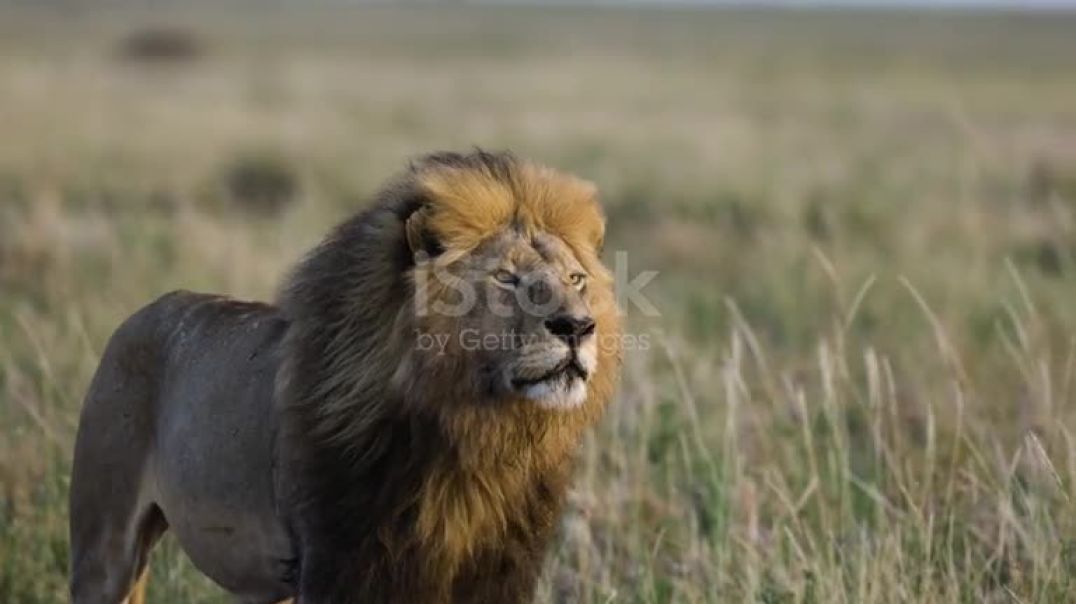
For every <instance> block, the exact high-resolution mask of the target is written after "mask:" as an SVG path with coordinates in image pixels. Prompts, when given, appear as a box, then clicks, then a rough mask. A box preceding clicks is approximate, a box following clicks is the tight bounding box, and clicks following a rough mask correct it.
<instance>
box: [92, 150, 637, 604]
mask: <svg viewBox="0 0 1076 604" xmlns="http://www.w3.org/2000/svg"><path fill="white" fill-rule="evenodd" d="M601 232H602V225H601V216H600V211H599V210H597V205H596V202H594V201H593V199H592V195H591V191H590V189H588V188H586V187H585V186H583V185H581V184H579V183H578V181H575V180H573V179H570V178H568V177H563V176H561V175H557V174H556V173H553V172H551V171H547V170H544V169H538V168H535V167H533V166H531V165H529V164H522V163H519V162H517V160H514V159H513V158H511V157H510V156H501V155H490V154H485V153H477V154H473V155H470V156H457V155H443V156H431V157H430V158H428V159H427V160H426V161H425V162H424V163H423V164H422V165H420V166H419V167H417V168H414V169H413V170H412V172H411V173H409V175H407V176H406V177H405V178H404V179H403V180H402V181H400V182H397V183H396V184H395V185H394V186H392V187H390V188H388V189H386V190H385V191H384V192H383V193H382V195H381V198H380V199H379V201H378V202H377V203H375V205H374V207H373V208H372V209H370V210H368V211H367V212H365V213H363V214H361V215H360V216H357V217H355V218H353V219H352V220H350V221H347V222H345V223H344V224H343V225H341V226H340V227H338V228H337V229H336V230H335V231H334V232H333V234H331V235H330V237H329V238H328V239H327V240H326V241H325V242H324V243H323V244H322V245H321V246H320V247H319V248H317V249H316V250H314V251H313V252H312V253H311V254H310V255H309V256H308V257H307V259H306V260H304V261H303V263H301V264H300V265H299V267H298V268H297V269H296V270H295V272H294V273H293V275H292V277H291V279H290V280H289V281H288V283H287V285H286V287H285V289H284V292H283V294H282V296H281V299H280V303H279V304H278V305H277V306H269V305H263V304H253V303H240V302H235V301H232V300H229V299H226V298H221V297H216V296H206V295H199V294H192V293H176V294H171V295H169V296H165V297H164V298H162V299H161V300H158V301H157V302H155V303H154V304H152V305H150V306H148V307H146V308H145V309H143V310H141V311H139V312H138V313H137V314H135V315H134V316H133V317H132V318H131V319H129V320H128V321H127V322H125V324H124V325H123V326H122V327H121V328H120V329H119V330H118V331H117V333H116V334H115V335H114V336H113V338H112V340H111V342H110V344H109V346H108V349H107V350H106V352H105V354H104V356H103V358H102V361H101V366H100V368H99V369H98V372H97V375H96V376H95V378H94V382H93V384H92V385H91V388H90V391H89V394H88V395H87V398H86V403H85V407H84V410H83V415H82V420H81V424H80V428H79V438H78V442H77V445H76V452H75V466H74V472H73V477H72V487H71V506H72V509H71V528H72V594H73V597H74V600H75V602H76V604H86V603H98V602H100V603H102V604H115V603H116V602H119V601H120V600H121V599H122V598H124V597H127V596H128V595H129V594H132V593H137V590H136V591H135V592H132V591H131V590H132V587H133V586H134V585H135V582H136V578H137V577H139V576H140V575H141V573H142V571H143V570H144V567H145V563H146V558H147V556H148V552H149V550H150V548H151V547H152V545H153V543H154V542H155V541H156V539H157V538H158V537H159V536H160V534H161V533H162V532H163V531H164V530H165V529H166V528H167V529H170V530H172V531H174V533H175V534H176V537H177V538H178V541H179V543H180V545H181V546H182V548H183V549H184V551H186V552H187V554H188V555H189V556H190V558H191V559H192V561H193V562H194V564H195V565H196V566H197V567H198V568H199V569H200V570H202V571H203V572H205V573H206V574H207V575H208V576H210V577H211V578H213V579H214V580H215V581H216V582H217V583H219V584H220V585H221V586H223V587H224V588H226V589H228V590H229V591H231V592H232V593H234V594H236V595H237V596H238V597H240V598H241V599H242V600H243V601H247V602H274V601H277V600H281V599H285V598H288V597H292V596H297V602H298V603H299V604H320V603H334V604H336V603H340V604H347V603H356V604H357V603H360V602H361V603H364V604H365V603H371V604H376V603H379V602H409V603H412V602H413V603H416V604H421V603H440V602H474V603H481V602H504V603H518V602H525V601H528V600H529V599H530V597H531V595H532V592H533V586H534V583H535V580H536V578H537V576H538V574H539V573H540V571H541V567H542V562H543V558H544V555H545V550H546V548H547V545H548V543H549V541H550V539H551V538H552V536H553V533H554V531H555V526H556V522H557V518H558V516H559V513H560V510H561V506H562V504H563V500H564V496H565V493H566V489H567V487H568V482H569V477H570V473H571V466H572V460H573V458H574V456H575V453H576V450H577V448H578V446H579V443H580V440H581V437H582V434H583V432H584V430H585V429H586V428H587V427H588V426H589V425H591V424H592V423H593V422H594V421H595V420H596V419H597V417H598V416H599V415H600V413H601V411H602V409H603V407H604V405H605V403H606V401H607V400H608V399H609V397H610V395H611V392H612V388H613V384H614V382H615V378H616V372H617V371H616V370H617V366H618V354H619V349H618V348H617V341H616V340H609V341H608V342H607V345H601V346H596V345H595V340H597V339H598V338H597V337H595V336H591V335H590V334H591V333H592V332H593V331H594V330H595V324H596V331H597V334H598V335H601V336H605V337H610V336H616V335H618V333H619V332H618V320H617V316H616V310H615V306H614V305H613V304H612V292H611V287H610V285H611V281H610V279H609V277H608V274H607V272H606V271H604V268H603V267H602V266H601V265H600V262H599V261H598V260H597V255H596V254H597V248H598V246H599V245H600V237H601ZM431 241H435V242H436V245H433V244H431ZM417 247H422V248H423V250H425V249H430V250H434V248H436V250H434V252H435V253H436V254H438V255H437V257H436V258H434V260H432V261H429V262H425V263H424V262H420V260H418V259H420V258H422V256H421V255H415V256H412V253H413V252H416V251H418V250H417ZM480 258H486V259H487V260H488V259H490V258H492V259H494V260H495V261H498V262H502V261H507V260H506V259H507V258H511V259H513V260H512V262H514V263H515V264H514V265H513V266H515V265H520V266H521V265H523V264H524V263H527V262H530V263H531V265H533V266H534V267H537V268H536V269H535V270H536V271H538V272H536V274H540V275H541V279H540V280H539V281H541V282H540V283H539V285H541V286H542V288H539V289H540V290H541V292H543V293H544V294H545V295H546V296H547V298H548V299H549V300H551V301H552V302H553V303H554V304H553V305H552V306H550V307H549V308H551V309H552V310H548V311H543V312H545V314H542V315H541V316H539V317H538V318H537V319H534V318H531V319H527V318H523V319H510V320H508V319H505V320H501V319H495V318H493V317H492V315H489V314H488V311H485V310H478V311H473V312H470V314H465V315H463V316H461V317H456V318H446V317H444V316H430V317H425V316H423V315H421V314H416V312H415V311H414V307H413V305H412V302H413V301H414V300H415V297H416V291H417V290H418V286H417V285H416V284H417V283H418V281H419V280H420V279H421V278H422V275H423V274H424V271H433V270H435V269H436V267H437V266H438V263H440V264H441V265H443V266H446V267H455V268H461V267H462V268H463V269H466V270H468V271H470V272H469V273H467V274H469V275H473V274H475V271H476V270H477V269H475V267H476V266H477V265H478V259H480ZM571 267H579V268H578V270H585V271H586V272H587V274H589V275H590V276H591V282H592V283H593V284H594V285H593V286H592V287H591V288H590V289H583V288H579V293H574V290H572V289H569V288H567V287H566V286H563V285H562V284H561V283H560V281H558V279H565V281H564V283H567V281H566V277H564V276H562V273H565V271H567V270H569V269H571ZM572 270H574V269H572ZM474 278H475V279H477V280H478V281H476V283H477V282H481V283H486V282H487V281H488V278H487V277H485V273H481V274H480V275H479V276H478V277H474ZM498 287H500V289H497V288H493V293H492V294H488V295H489V296H494V297H498V299H501V298H503V299H508V298H507V296H508V290H507V289H506V287H508V286H504V285H503V283H502V284H501V286H498ZM511 287H515V286H511ZM529 291H530V290H528V292H529ZM442 294H443V292H441V293H438V292H437V291H434V293H433V294H431V295H432V296H433V297H435V298H436V297H437V296H440V295H442ZM591 312H593V315H594V320H590V318H589V317H587V316H586V314H587V313H591ZM565 317H567V318H565ZM571 317H584V318H585V321H583V319H571V321H574V322H571V325H575V327H577V328H579V331H577V332H573V333H575V334H576V335H572V336H571V337H568V336H566V335H565V333H564V332H563V329H564V325H565V324H566V323H565V321H568V320H569V318H571ZM505 321H510V322H509V323H505ZM558 321H559V322H558ZM471 325H481V326H483V327H482V328H483V330H484V331H487V332H493V331H494V330H495V328H496V329H507V328H508V327H510V328H511V329H512V330H513V333H515V331H516V330H530V332H533V333H539V332H540V333H541V335H542V341H541V342H538V343H537V344H534V345H533V346H532V345H529V344H528V345H526V346H523V345H520V346H518V347H517V348H513V349H512V350H509V351H508V352H490V353H489V354H485V355H483V354H481V353H474V354H470V353H465V352H462V351H461V350H459V349H458V347H457V349H454V350H450V351H449V354H447V355H443V354H442V355H435V354H433V353H431V352H429V351H423V350H419V349H418V348H417V347H416V346H415V345H414V337H415V334H416V333H418V332H420V331H422V332H424V333H425V332H428V333H430V334H442V335H443V334H449V335H453V336H458V335H459V334H460V333H461V332H463V331H466V329H468V328H469V326H471ZM550 331H552V332H553V334H554V335H550V333H549V332H550ZM554 336H555V337H554ZM562 340H563V341H562ZM449 348H450V349H451V348H452V347H451V346H450V347H449ZM442 352H443V351H442ZM551 359H553V360H555V359H561V360H556V363H555V366H551V365H549V363H551V362H552V361H551ZM536 363H538V364H537V365H536ZM543 367H544V368H543ZM550 367H552V368H550ZM569 368H572V369H569ZM582 387H585V389H586V390H585V398H584V399H579V398H578V397H576V396H575V394H574V393H575V392H576V391H577V390H578V389H579V388H582ZM536 397H537V398H536Z"/></svg>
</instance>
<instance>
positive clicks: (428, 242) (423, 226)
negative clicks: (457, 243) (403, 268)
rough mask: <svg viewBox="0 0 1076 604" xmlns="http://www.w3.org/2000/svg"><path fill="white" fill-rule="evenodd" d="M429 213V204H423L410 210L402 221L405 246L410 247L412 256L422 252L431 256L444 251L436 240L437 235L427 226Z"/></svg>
mask: <svg viewBox="0 0 1076 604" xmlns="http://www.w3.org/2000/svg"><path fill="white" fill-rule="evenodd" d="M429 213H430V208H429V206H423V207H421V208H419V209H417V210H415V211H414V212H412V213H411V215H410V216H408V217H407V221H406V222H404V233H405V234H406V237H407V247H409V248H410V249H411V255H412V256H415V255H418V254H419V253H423V254H426V255H427V256H429V257H433V256H437V255H438V254H440V253H441V252H443V251H444V248H443V247H442V246H441V242H439V241H438V240H437V237H436V236H435V235H434V234H433V232H432V231H431V230H430V228H429V224H428V218H429Z"/></svg>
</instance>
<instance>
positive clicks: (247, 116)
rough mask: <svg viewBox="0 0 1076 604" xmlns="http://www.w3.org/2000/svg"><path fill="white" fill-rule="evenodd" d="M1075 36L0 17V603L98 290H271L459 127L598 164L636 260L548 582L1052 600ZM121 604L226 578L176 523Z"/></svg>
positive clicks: (542, 154) (1021, 29)
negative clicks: (616, 361) (206, 565)
mask: <svg viewBox="0 0 1076 604" xmlns="http://www.w3.org/2000/svg"><path fill="white" fill-rule="evenodd" d="M162 24H163V25H167V26H168V27H170V28H172V29H171V31H172V32H174V33H173V34H170V36H171V38H172V46H171V47H168V45H167V44H166V45H165V46H166V48H164V50H161V49H160V48H158V49H157V50H156V51H155V50H154V47H153V45H152V44H150V45H149V48H148V50H147V46H146V44H144V43H143V44H141V45H140V43H139V38H138V37H135V38H132V37H131V36H132V35H133V34H134V33H136V32H139V31H141V32H143V35H142V37H141V41H142V42H145V40H146V39H147V37H148V39H149V40H151V41H152V40H154V39H157V40H158V41H159V40H160V38H162V37H163V38H166V39H167V38H169V35H164V34H167V32H164V34H162V33H161V31H160V30H157V33H156V34H154V33H153V31H151V30H147V28H148V27H151V26H152V27H159V26H161V25H162ZM147 31H148V32H149V33H148V34H146V32H147ZM1074 31H1076V16H1058V15H1037V16H1029V15H1013V14H1001V13H995V14H988V15H972V14H963V13H945V12H934V13H926V14H916V13H861V14H850V13H839V12H832V13H827V12H819V13H796V12H765V11H758V12H752V11H709V12H707V11H689V10H673V11H665V12H659V11H646V10H620V11H618V10H611V9H610V10H593V9H592V10H584V9H568V8H563V9H551V10H538V9H533V8H519V9H488V8H475V7H458V8H454V9H449V8H437V9H412V10H405V9H388V8H368V9H352V10H344V9H316V10H309V11H305V12H298V11H295V12H289V11H288V10H285V9H271V10H266V9H259V10H257V11H243V10H241V9H230V10H228V11H224V10H221V11H218V12H215V13H214V12H208V9H200V10H195V11H190V12H175V13H168V14H162V13H157V14H149V13H137V12H131V11H119V10H115V11H113V12H108V11H95V12H92V13H91V12H87V11H79V10H78V9H69V10H68V11H61V10H52V11H47V10H31V9H28V8H25V7H24V8H21V9H14V8H6V9H0V136H2V139H0V140H2V143H0V602H4V603H7V602H11V603H13V604H15V603H18V604H23V603H26V604H33V603H39V602H40V603H46V602H48V603H51V602H61V601H64V600H65V599H66V593H65V582H66V577H65V575H66V555H67V543H66V522H67V520H66V509H65V508H66V489H67V483H68V476H69V458H70V454H71V443H72V438H73V435H74V431H75V428H76V422H77V417H78V410H79V405H80V401H81V397H82V395H83V393H84V391H85V389H86V387H87V384H88V381H89V378H90V376H91V374H92V372H93V370H94V367H95V365H96V362H97V360H98V357H99V355H100V353H101V350H102V347H103V345H104V343H105V341H106V339H107V337H108V336H109V334H110V332H111V330H112V329H113V328H114V327H115V326H116V325H117V324H118V322H119V321H120V320H121V319H122V318H123V317H125V316H126V315H127V314H129V313H131V312H132V311H133V310H134V309H136V308H137V307H139V306H140V305H141V304H143V303H145V302H146V301H148V300H150V299H152V298H154V297H155V296H157V295H158V294H160V293H162V292H164V291H168V290H171V289H176V288H180V287H183V288H189V289H199V290H210V291H218V292H226V293H229V294H233V295H235V296H239V297H244V298H260V299H267V298H271V297H272V296H273V294H274V289H275V287H276V285H277V284H278V282H279V280H280V277H281V275H282V274H283V272H284V271H285V270H286V269H287V268H288V266H289V265H290V263H292V262H293V261H294V260H295V259H296V258H297V257H298V256H299V255H300V254H301V253H302V251H303V250H305V249H306V248H308V247H309V246H311V245H312V244H313V243H314V242H316V241H317V240H318V238H319V237H320V236H321V235H322V234H323V233H324V232H325V230H326V229H327V228H329V227H330V226H331V225H332V224H333V223H335V222H336V221H338V220H340V219H342V218H343V217H345V216H347V215H348V214H349V213H351V212H354V211H355V210H356V209H357V208H360V207H362V205H363V204H364V202H365V200H367V199H368V198H369V195H370V194H371V192H372V191H373V190H374V189H375V188H376V187H377V185H378V184H379V183H380V182H382V181H383V180H384V179H385V178H386V177H388V176H389V175H390V174H391V173H393V172H394V171H396V170H397V169H399V168H400V167H401V166H403V165H404V162H405V161H406V158H407V157H409V156H411V155H413V154H416V153H420V152H423V151H428V150H432V149H445V148H466V147H469V146H471V145H475V144H480V145H482V146H486V147H492V148H505V147H507V148H512V149H514V150H516V151H517V152H518V153H520V154H522V155H525V156H530V157H534V158H537V159H540V160H542V161H545V162H548V163H550V164H553V165H555V166H558V167H561V168H565V169H569V170H573V171H575V172H578V173H580V174H582V175H584V176H586V177H588V178H590V179H592V180H594V181H596V182H597V183H598V184H599V185H600V187H601V189H602V190H603V192H604V199H605V202H606V204H607V208H608V214H609V219H610V229H611V238H610V242H611V243H610V245H608V246H607V251H608V253H609V255H610V258H612V257H613V254H614V253H615V252H616V251H620V250H623V251H625V252H626V253H627V258H628V266H629V272H630V273H631V274H633V275H634V274H636V273H639V272H642V271H648V270H656V271H659V275H658V276H657V277H656V278H655V279H654V281H653V282H652V283H651V284H650V285H649V286H648V287H647V288H646V289H645V290H644V291H645V292H646V294H647V295H648V296H649V297H650V298H651V299H652V300H653V301H654V304H655V305H656V306H657V308H658V309H659V310H660V313H661V316H660V317H657V318H650V317H645V316H642V315H641V313H638V312H635V311H634V310H633V309H629V311H630V312H629V315H628V319H629V322H630V326H631V331H632V333H635V334H646V335H647V336H648V337H649V340H648V341H649V342H650V344H651V345H650V346H649V347H648V348H647V349H646V350H638V351H635V352H633V353H632V354H631V355H630V356H629V357H628V359H627V368H626V372H625V376H624V380H623V384H622V388H621V393H620V395H619V397H618V400H617V401H616V404H615V406H614V407H613V408H612V410H611V412H610V413H609V414H608V416H607V417H606V420H605V421H604V423H603V425H602V426H601V428H600V430H599V431H598V432H597V433H596V434H594V435H593V437H592V438H591V439H589V441H588V443H587V447H586V450H585V453H584V455H583V458H582V463H581V465H580V469H579V479H578V482H577V486H576V488H575V490H574V491H573V494H572V497H571V505H570V510H569V513H568V514H567V515H566V517H565V519H564V523H563V528H562V531H561V538H560V539H559V541H558V544H557V546H556V548H555V552H554V555H553V556H552V557H551V560H550V564H549V566H548V573H547V577H546V579H545V580H544V581H543V583H542V586H541V589H540V593H539V596H540V601H541V602H587V603H590V602H593V603H607V602H655V603H659V602H730V603H736V602H745V601H759V602H820V603H828V602H852V603H875V602H908V601H922V602H1064V601H1072V600H1073V599H1076V505H1074V498H1076V375H1074V374H1076V35H1073V32H1074ZM177 40H178V43H177ZM158 46H159V45H158ZM150 601H151V602H154V603H177V604H179V603H188V602H223V601H227V600H226V598H225V597H224V595H223V594H222V593H221V592H220V591H219V590H217V589H216V588H214V587H213V586H212V585H211V584H210V583H208V581H207V580H205V579H203V578H201V577H200V575H198V574H197V572H196V571H195V570H194V569H193V568H191V567H190V565H189V563H188V562H187V561H186V560H185V559H184V558H183V556H182V554H181V553H179V551H178V550H177V549H176V548H175V547H174V545H173V544H172V543H170V542H166V543H165V547H163V548H160V549H159V550H158V551H157V552H156V554H155V557H154V560H153V576H152V580H151V588H150Z"/></svg>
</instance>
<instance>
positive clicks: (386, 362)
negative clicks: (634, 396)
mask: <svg viewBox="0 0 1076 604" xmlns="http://www.w3.org/2000/svg"><path fill="white" fill-rule="evenodd" d="M604 230H605V227H604V218H603V215H602V211H601V208H600V206H599V204H598V201H597V199H596V195H595V189H594V187H593V185H591V184H590V183H587V182H584V181H581V180H579V179H576V178H574V177H571V176H567V175H564V174H561V173H558V172H556V171H554V170H551V169H549V168H545V167H541V166H538V165H535V164H532V163H528V162H524V161H522V160H518V159H516V158H515V157H514V156H512V155H510V154H506V153H487V152H483V151H476V152H474V153H471V154H467V155H461V154H455V153H443V154H434V155H429V156H426V157H424V158H422V159H421V160H419V161H417V162H415V163H414V164H412V166H411V167H410V169H409V170H408V171H407V172H405V174H404V175H402V177H400V178H398V179H397V180H396V181H394V183H393V184H391V185H390V186H389V187H387V188H386V189H385V190H383V191H382V193H381V194H380V196H379V199H378V201H377V202H376V203H375V205H374V207H373V208H371V209H370V210H368V211H366V212H364V213H363V214H361V215H359V216H358V217H356V218H354V219H352V220H350V221H348V222H345V223H344V224H343V225H341V226H340V227H338V228H337V229H336V231H335V232H334V233H333V234H332V235H330V237H329V238H328V239H327V240H326V241H325V242H324V243H322V245H321V246H319V247H318V248H317V249H315V250H314V252H313V253H312V254H311V255H310V256H309V257H308V258H307V259H306V260H305V261H304V262H303V263H301V264H300V266H299V267H298V269H297V270H296V271H295V273H294V274H293V276H292V279H291V280H290V282H289V284H288V286H287V289H286V290H285V292H284V296H283V298H282V300H281V304H282V307H283V308H284V310H285V312H286V314H287V315H288V316H289V318H291V320H292V321H293V325H294V328H293V329H292V330H291V331H290V332H289V345H288V347H287V348H288V352H289V354H290V358H289V359H288V360H287V364H288V370H287V371H286V372H285V375H284V376H283V377H284V379H285V380H286V382H285V383H284V387H285V388H286V390H285V395H286V396H285V398H286V399H287V400H288V401H289V402H291V403H298V404H302V403H303V402H304V401H306V402H308V403H310V405H311V406H317V408H318V409H319V413H318V415H319V416H320V417H323V418H325V422H324V423H323V427H324V428H325V429H326V431H328V432H329V433H331V434H332V435H335V436H338V437H344V438H347V437H348V436H351V435H354V434H355V433H356V431H359V430H361V429H362V426H364V425H369V424H370V423H372V422H374V421H376V419H377V418H378V417H383V416H385V415H386V414H393V413H397V412H401V413H408V412H419V413H433V414H435V415H441V416H445V415H450V416H451V417H453V418H454V419H455V418H459V417H460V414H461V413H462V414H464V415H466V416H468V417H470V416H474V415H475V414H478V415H481V416H484V414H485V413H487V412H497V411H503V410H505V409H511V410H514V412H515V413H514V414H513V416H515V417H528V418H532V419H533V418H534V417H536V416H535V414H539V415H540V414H554V415H556V414H560V415H567V416H578V415H579V414H583V415H582V417H577V420H578V419H583V418H592V417H594V416H595V415H596V412H597V411H600V409H601V408H602V407H603V406H604V404H605V402H606V401H607V400H608V398H609V397H610V395H611V393H612V390H613V386H614V382H615V379H616V373H617V367H618V363H619V352H620V349H619V335H620V332H619V315H618V311H617V309H616V305H615V302H614V295H613V290H612V284H613V280H612V276H611V275H610V273H609V271H608V270H607V269H606V268H605V267H604V266H603V265H602V263H601V260H600V259H599V253H600V250H601V247H602V239H603V236H604ZM344 410H349V411H351V412H352V413H351V414H345V413H339V412H337V411H344ZM519 414H523V415H522V416H521V415H519ZM345 416H346V418H345ZM528 421H530V420H528ZM576 423H578V421H577V422H576ZM582 423H588V422H586V421H583V422H582Z"/></svg>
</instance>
